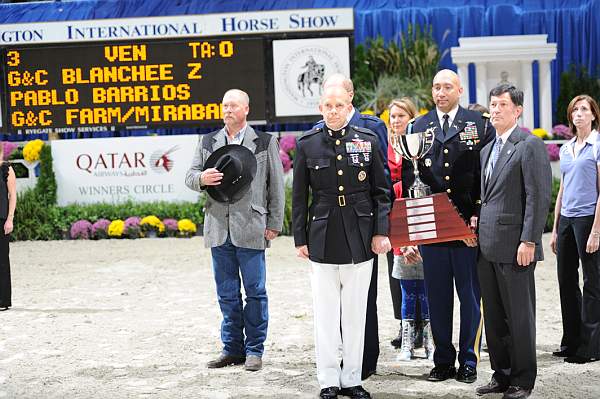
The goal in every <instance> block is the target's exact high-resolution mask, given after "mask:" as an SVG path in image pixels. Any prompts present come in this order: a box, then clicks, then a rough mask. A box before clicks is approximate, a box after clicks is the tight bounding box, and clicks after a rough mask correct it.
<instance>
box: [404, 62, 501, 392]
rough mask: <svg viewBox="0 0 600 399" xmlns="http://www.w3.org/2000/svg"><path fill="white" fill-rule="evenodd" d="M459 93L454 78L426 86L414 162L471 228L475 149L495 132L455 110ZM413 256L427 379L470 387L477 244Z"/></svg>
mask: <svg viewBox="0 0 600 399" xmlns="http://www.w3.org/2000/svg"><path fill="white" fill-rule="evenodd" d="M462 92H463V89H462V87H461V84H460V80H459V78H458V76H457V75H456V73H454V72H453V71H450V70H447V69H446V70H442V71H439V72H438V73H437V74H436V76H435V77H434V79H433V86H432V95H433V100H434V102H435V104H436V108H435V109H434V110H432V111H430V112H429V113H427V114H426V115H424V116H422V117H421V118H418V119H417V120H416V121H415V122H414V124H413V126H412V131H413V132H423V131H425V130H427V129H432V130H433V131H434V133H435V140H434V143H433V147H432V148H431V150H430V151H429V152H428V153H427V154H426V155H425V156H424V157H423V158H422V159H420V160H419V164H418V166H419V171H420V173H421V174H420V177H421V179H422V180H423V182H424V183H425V184H427V185H429V186H431V191H432V192H433V193H441V192H445V193H448V196H449V197H450V199H451V200H452V202H453V203H454V205H455V206H456V208H457V209H458V211H459V212H460V213H461V216H462V217H463V218H464V219H465V221H466V222H467V223H469V224H470V226H471V227H472V228H473V229H475V227H476V226H477V215H478V214H479V208H480V204H481V201H480V195H479V194H480V174H481V172H480V169H481V168H480V165H479V150H480V149H481V148H483V146H484V145H485V144H487V142H488V141H489V140H491V139H492V138H493V137H494V134H495V133H494V132H493V129H491V131H489V132H486V131H485V130H486V129H485V126H486V124H485V122H484V120H483V118H482V116H481V114H480V113H479V112H475V111H469V110H466V109H464V108H462V107H461V106H459V105H458V101H459V98H460V95H461V94H462ZM402 167H403V168H402V169H403V170H402V184H403V192H405V193H407V192H408V188H409V187H410V185H411V184H412V183H413V181H414V174H413V170H412V169H413V168H412V163H411V162H403V164H402ZM413 251H414V249H409V250H408V253H407V254H406V256H407V259H410V258H411V257H412V256H413ZM419 251H420V252H421V255H422V257H423V271H424V275H425V287H426V289H427V294H428V300H429V311H430V315H431V330H432V333H433V340H434V343H435V352H434V356H433V360H434V365H435V367H434V368H433V369H432V370H431V372H430V374H429V377H428V379H429V381H444V380H446V379H448V378H454V377H455V378H456V380H457V381H460V382H466V383H472V382H474V381H475V380H476V379H477V364H478V362H479V349H480V347H481V329H482V319H481V311H480V301H481V294H480V290H479V282H478V278H477V240H476V239H472V240H471V239H470V240H465V241H464V242H462V241H452V242H446V243H439V244H429V245H422V246H420V247H419ZM454 285H455V286H456V291H457V294H458V298H459V300H460V337H459V353H458V363H459V368H458V371H457V370H456V368H455V361H456V349H455V348H454V345H453V344H452V318H453V317H452V316H453V304H454V287H453V286H454Z"/></svg>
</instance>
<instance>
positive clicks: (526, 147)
mask: <svg viewBox="0 0 600 399" xmlns="http://www.w3.org/2000/svg"><path fill="white" fill-rule="evenodd" d="M522 112H523V92H522V91H521V90H518V89H517V88H515V87H514V86H512V85H508V84H501V85H499V86H497V87H495V88H494V89H492V91H491V92H490V113H491V121H492V124H493V125H494V128H495V129H496V139H495V141H493V142H490V143H489V144H488V145H486V146H485V147H484V148H483V150H482V151H481V169H482V173H481V201H482V203H481V213H480V216H479V247H480V251H481V252H480V254H479V263H478V273H479V284H480V286H481V296H482V299H483V308H484V309H485V313H484V315H485V316H484V319H485V331H486V336H487V344H488V349H489V353H490V362H491V366H492V369H493V370H494V374H493V376H492V379H491V381H490V382H489V384H487V385H484V386H481V387H479V388H477V390H476V391H477V394H478V395H484V394H488V393H498V392H504V396H503V399H518V398H527V397H528V396H529V395H530V394H531V390H532V389H533V386H534V383H535V378H536V375H537V363H536V355H535V278H534V270H535V265H536V262H537V261H541V260H543V252H542V233H543V231H544V225H545V223H546V217H547V215H548V208H549V206H550V195H551V188H552V177H551V170H550V163H549V161H548V155H547V153H546V148H545V146H544V143H543V142H542V140H540V139H539V138H538V137H536V136H533V135H531V134H529V133H526V132H524V131H522V130H521V129H520V128H519V127H518V126H517V119H518V118H519V116H520V115H521V113H522Z"/></svg>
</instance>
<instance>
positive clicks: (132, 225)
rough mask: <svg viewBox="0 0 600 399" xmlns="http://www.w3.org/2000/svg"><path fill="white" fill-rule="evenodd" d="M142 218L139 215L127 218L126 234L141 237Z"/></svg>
mask: <svg viewBox="0 0 600 399" xmlns="http://www.w3.org/2000/svg"><path fill="white" fill-rule="evenodd" d="M140 221H141V219H140V218H139V217H137V216H130V217H128V218H127V219H125V227H124V229H125V230H124V232H123V233H124V234H125V235H126V236H127V237H129V238H140V237H141V234H142V228H141V226H140Z"/></svg>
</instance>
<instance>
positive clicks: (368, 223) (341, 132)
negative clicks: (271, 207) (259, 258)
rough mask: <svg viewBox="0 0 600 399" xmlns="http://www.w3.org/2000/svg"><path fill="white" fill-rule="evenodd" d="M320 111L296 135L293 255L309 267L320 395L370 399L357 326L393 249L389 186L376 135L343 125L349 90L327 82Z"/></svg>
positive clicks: (362, 321)
mask: <svg viewBox="0 0 600 399" xmlns="http://www.w3.org/2000/svg"><path fill="white" fill-rule="evenodd" d="M319 110H320V111H321V113H322V114H323V117H324V119H325V124H324V126H323V127H322V128H321V127H317V128H313V129H312V130H310V131H308V132H306V133H305V134H303V135H302V136H301V137H300V138H298V140H297V146H296V158H295V160H294V187H293V202H292V216H293V231H294V242H295V245H296V249H297V252H298V256H300V257H302V258H308V259H310V261H311V265H312V273H311V283H312V292H313V305H314V313H315V316H314V318H315V352H316V361H317V379H318V380H319V385H320V387H321V392H320V397H321V398H325V399H332V398H337V395H338V394H341V395H346V396H349V397H351V398H358V399H361V398H370V395H369V393H368V392H367V391H366V390H364V388H362V386H361V369H362V359H363V345H364V334H365V330H364V329H363V328H362V326H364V325H365V319H366V308H367V296H368V291H369V285H370V277H371V272H372V265H373V258H374V257H375V256H376V255H375V254H382V253H386V252H387V251H389V250H390V248H391V245H390V242H389V239H388V237H387V234H388V227H389V221H388V215H389V211H390V197H389V196H390V193H389V184H388V181H387V179H386V176H385V173H384V160H383V157H382V156H381V153H380V151H379V143H378V139H377V136H376V135H375V134H374V133H373V132H371V131H370V130H367V129H363V128H360V127H356V126H352V125H349V124H348V118H347V116H348V114H349V112H350V111H351V110H352V104H351V103H350V96H349V94H348V92H347V91H346V90H345V89H344V88H343V87H340V86H331V87H325V88H324V93H323V96H322V97H321V101H320V104H319ZM310 193H312V201H311V204H310V207H309V206H308V203H309V194H310ZM340 327H341V328H340ZM340 347H342V363H343V365H340V363H339V358H338V350H339V348H340Z"/></svg>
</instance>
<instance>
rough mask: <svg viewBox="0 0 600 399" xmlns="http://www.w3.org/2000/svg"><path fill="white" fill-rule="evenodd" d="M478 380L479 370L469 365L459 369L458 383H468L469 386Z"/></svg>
mask: <svg viewBox="0 0 600 399" xmlns="http://www.w3.org/2000/svg"><path fill="white" fill-rule="evenodd" d="M476 379H477V370H476V369H475V367H471V366H469V365H467V364H463V365H462V366H460V367H459V368H458V372H457V373H456V381H458V382H466V383H467V384H471V383H473V382H475V380H476Z"/></svg>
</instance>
